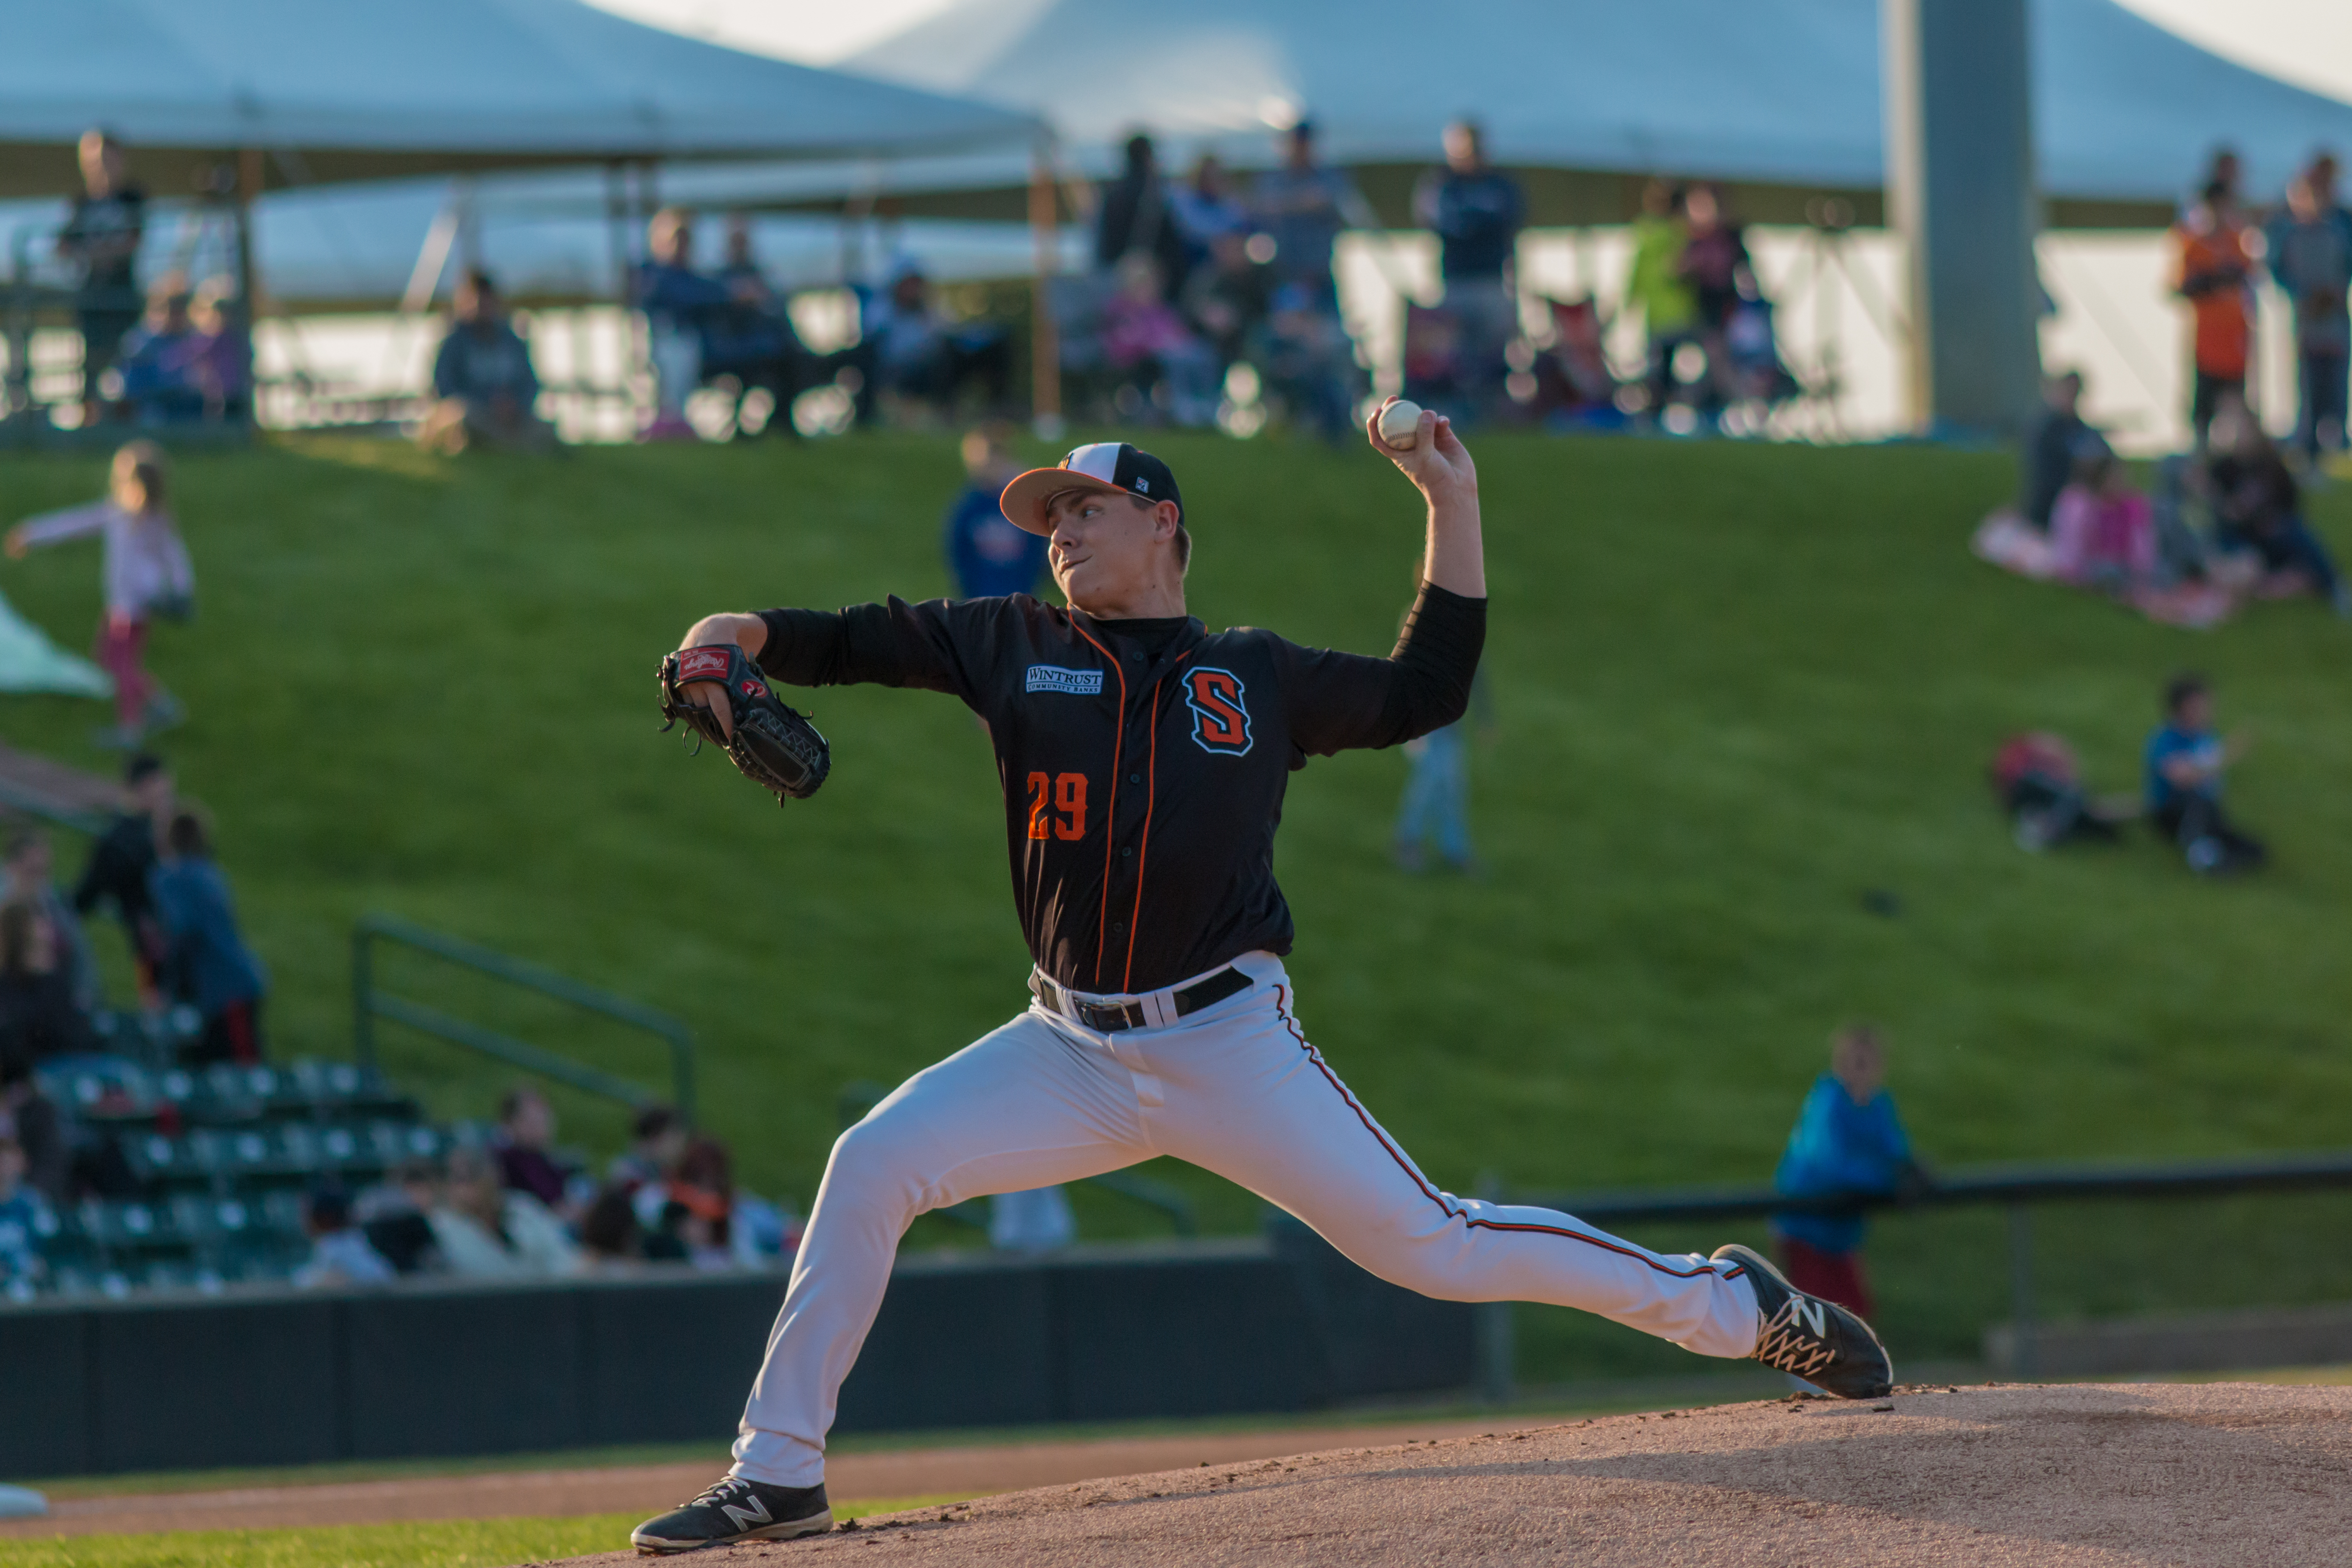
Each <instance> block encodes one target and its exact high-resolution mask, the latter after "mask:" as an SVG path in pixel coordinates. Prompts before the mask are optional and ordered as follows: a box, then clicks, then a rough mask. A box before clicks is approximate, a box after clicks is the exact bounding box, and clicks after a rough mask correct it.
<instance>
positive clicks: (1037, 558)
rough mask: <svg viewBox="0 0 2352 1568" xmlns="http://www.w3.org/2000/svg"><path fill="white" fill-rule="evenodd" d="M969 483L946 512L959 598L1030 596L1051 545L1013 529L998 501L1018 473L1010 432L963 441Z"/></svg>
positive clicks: (972, 433) (975, 431)
mask: <svg viewBox="0 0 2352 1568" xmlns="http://www.w3.org/2000/svg"><path fill="white" fill-rule="evenodd" d="M963 471H964V475H965V478H966V479H967V481H968V482H967V483H966V484H965V486H964V488H963V491H962V493H961V494H960V495H958V496H957V497H956V499H955V500H954V501H952V502H951V503H950V505H949V507H948V516H947V532H946V540H945V544H946V551H947V559H948V575H949V576H950V578H951V579H953V581H954V583H955V594H956V597H957V598H959V599H993V598H998V597H1001V596H1002V595H1006V594H1034V593H1035V592H1036V591H1037V587H1038V584H1041V583H1042V582H1044V581H1045V552H1046V549H1047V548H1048V543H1049V542H1048V541H1047V540H1045V538H1044V537H1043V536H1042V535H1039V534H1034V533H1032V532H1030V531H1028V530H1027V529H1025V528H1015V527H1014V526H1013V523H1012V522H1011V521H1010V520H1008V519H1007V518H1006V517H1005V515H1004V508H1003V506H1002V505H1001V504H1000V500H999V498H1001V497H1002V496H1003V494H1004V487H1005V486H1006V485H1008V484H1011V483H1012V482H1013V476H1014V475H1015V474H1017V473H1019V472H1020V471H1021V465H1020V464H1019V463H1018V462H1017V461H1015V460H1014V458H1013V427H1012V426H1009V425H982V426H975V427H974V428H972V429H971V430H968V431H966V432H965V433H964V437H963Z"/></svg>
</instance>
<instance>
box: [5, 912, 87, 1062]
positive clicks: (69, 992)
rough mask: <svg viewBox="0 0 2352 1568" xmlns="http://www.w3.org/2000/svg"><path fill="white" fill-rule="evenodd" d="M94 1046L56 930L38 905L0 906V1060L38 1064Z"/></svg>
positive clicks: (75, 1053) (85, 1015)
mask: <svg viewBox="0 0 2352 1568" xmlns="http://www.w3.org/2000/svg"><path fill="white" fill-rule="evenodd" d="M96 1048H97V1041H96V1037H94V1036H93V1035H92V1033H91V1031H90V1025H89V1015H88V1014H86V1013H84V1012H83V1011H82V1010H81V1009H80V1008H79V1007H77V1006H75V1005H74V998H73V981H72V979H71V977H70V976H69V975H68V974H67V973H66V972H65V969H64V967H63V965H61V964H60V963H58V938H57V928H56V927H55V926H53V925H51V924H50V923H49V921H48V918H47V916H45V915H44V914H43V913H42V912H41V908H40V906H39V905H38V904H36V903H33V902H31V901H29V900H18V899H11V900H9V901H8V902H6V903H5V904H0V1056H7V1057H15V1058H19V1059H21V1060H24V1061H28V1062H41V1061H46V1060H47V1059H48V1058H51V1057H62V1056H73V1055H77V1054H79V1053H80V1052H84V1051H89V1050H94V1049H96Z"/></svg>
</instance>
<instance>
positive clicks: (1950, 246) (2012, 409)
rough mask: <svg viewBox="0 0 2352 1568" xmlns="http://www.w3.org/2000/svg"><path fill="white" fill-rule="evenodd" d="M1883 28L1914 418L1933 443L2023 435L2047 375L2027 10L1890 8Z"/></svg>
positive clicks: (1972, 4)
mask: <svg viewBox="0 0 2352 1568" xmlns="http://www.w3.org/2000/svg"><path fill="white" fill-rule="evenodd" d="M1880 22H1881V25H1880V28H1879V36H1880V37H1881V39H1882V41H1883V43H1884V46H1885V69H1884V71H1883V73H1882V80H1883V82H1884V83H1885V103H1886V198H1887V201H1886V205H1887V217H1888V226H1889V227H1891V228H1893V229H1895V231H1896V232H1897V233H1899V234H1901V235H1902V236H1903V237H1904V239H1905V241H1906V243H1907V245H1908V247H1909V250H1910V257H1909V268H1910V294H1911V310H1910V319H1911V331H1910V334H1909V335H1910V340H1911V341H1910V343H1909V345H1908V347H1909V349H1910V362H1911V363H1910V367H1909V369H1910V386H1911V401H1912V414H1913V416H1914V417H1915V418H1916V420H1917V422H1918V424H1919V425H1920V426H1921V427H1922V428H1924V429H1926V430H1927V431H1929V432H1931V433H1932V432H1935V431H1937V430H1949V431H1956V432H1957V431H1967V432H1974V433H1978V434H1981V435H2009V434H2013V433H2014V432H2015V431H2016V430H2018V429H2019V428H2020V427H2021V426H2022V425H2023V423H2024V421H2025V420H2026V419H2028V418H2029V417H2031V416H2032V411H2033V409H2034V408H2035V407H2036V405H2037V403H2038V398H2039V393H2040V385H2039V383H2040V377H2041V369H2042V356H2041V351H2040V346H2039V321H2040V317H2041V300H2042V291H2041V285H2040V283H2039V281H2038V280H2037V279H2036V278H2035V274H2034V261H2033V241H2034V237H2035V235H2036V234H2037V233H2038V232H2039V230H2040V228H2041V203H2040V199H2039V197H2038V196H2037V195H2036V194H2035V191H2034V185H2033V117H2032V72H2031V70H2030V68H2029V63H2028V59H2027V53H2026V49H2027V29H2026V0H1882V3H1881V11H1880Z"/></svg>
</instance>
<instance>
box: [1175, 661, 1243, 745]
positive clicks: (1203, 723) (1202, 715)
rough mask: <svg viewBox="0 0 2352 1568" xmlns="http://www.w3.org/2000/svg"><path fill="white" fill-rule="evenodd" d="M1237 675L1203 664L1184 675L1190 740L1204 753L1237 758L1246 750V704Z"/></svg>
mask: <svg viewBox="0 0 2352 1568" xmlns="http://www.w3.org/2000/svg"><path fill="white" fill-rule="evenodd" d="M1242 694H1243V687H1242V679H1241V677H1240V676H1238V675H1235V674H1234V672H1233V671H1232V670H1230V669H1213V668H1207V667H1205V666H1204V667H1202V668H1199V669H1195V670H1193V671H1192V672H1191V673H1190V674H1188V675H1186V676H1185V677H1184V706H1186V707H1187V708H1190V709H1191V710H1192V739H1193V740H1195V741H1197V742H1200V745H1201V749H1202V751H1204V752H1222V753H1223V754H1224V755H1226V756H1229V757H1238V756H1241V755H1243V754H1244V753H1245V752H1248V750H1249V749H1250V716H1249V706H1248V704H1246V703H1245V702H1244V701H1243V700H1242Z"/></svg>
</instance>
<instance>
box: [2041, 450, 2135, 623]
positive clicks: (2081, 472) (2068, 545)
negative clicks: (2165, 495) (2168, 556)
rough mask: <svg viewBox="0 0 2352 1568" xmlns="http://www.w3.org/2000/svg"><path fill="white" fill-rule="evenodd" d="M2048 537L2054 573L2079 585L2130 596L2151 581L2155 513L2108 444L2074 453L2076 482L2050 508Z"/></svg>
mask: <svg viewBox="0 0 2352 1568" xmlns="http://www.w3.org/2000/svg"><path fill="white" fill-rule="evenodd" d="M2050 542H2051V546H2052V552H2053V562H2052V564H2053V567H2054V569H2055V574H2056V575H2057V577H2058V578H2059V579H2060V580H2061V581H2063V582H2067V583H2072V584H2074V585H2075V586H2076V587H2078V588H2096V589H2099V590H2101V591H2102V592H2105V593H2109V594H2113V595H2116V596H2117V597H2127V596H2129V595H2131V594H2132V593H2133V592H2134V591H2135V590H2137V589H2141V588H2145V587H2147V586H2150V585H2152V584H2153V581H2154V578H2155V575H2156V520H2155V514H2154V513H2153V512H2152V511H2150V510H2149V509H2148V504H2147V497H2146V496H2144V495H2142V494H2141V493H2140V492H2139V490H2138V489H2137V488H2136V487H2135V486H2134V485H2133V484H2132V482H2131V475H2130V474H2129V472H2127V471H2126V469H2125V468H2124V466H2123V463H2122V461H2121V460H2120V459H2118V458H2116V455H2115V453H2114V452H2112V451H2110V450H2108V449H2107V448H2106V447H2104V446H2102V447H2097V448H2096V449H2095V450H2092V451H2089V452H2086V453H2084V455H2083V456H2082V457H2081V458H2078V459H2076V461H2075V464H2074V482H2073V483H2071V484H2069V485H2068V486H2067V487H2066V488H2065V489H2063V490H2061V491H2059V492H2058V501H2057V504H2056V505H2055V506H2053V507H2052V508H2051V510H2050Z"/></svg>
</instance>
